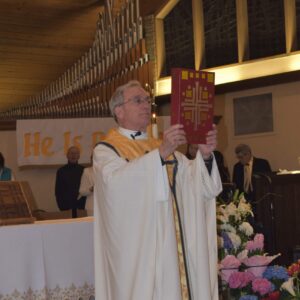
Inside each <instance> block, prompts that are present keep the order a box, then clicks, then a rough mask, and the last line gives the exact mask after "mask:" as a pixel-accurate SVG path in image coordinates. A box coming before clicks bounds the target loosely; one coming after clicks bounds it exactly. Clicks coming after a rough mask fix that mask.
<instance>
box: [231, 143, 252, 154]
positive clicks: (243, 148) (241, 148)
mask: <svg viewBox="0 0 300 300" xmlns="http://www.w3.org/2000/svg"><path fill="white" fill-rule="evenodd" d="M239 153H241V154H248V153H250V154H252V151H251V148H250V146H248V145H246V144H239V145H237V146H236V147H235V154H239Z"/></svg>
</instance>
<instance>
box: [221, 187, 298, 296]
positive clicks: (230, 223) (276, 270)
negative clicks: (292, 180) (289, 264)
mask: <svg viewBox="0 0 300 300" xmlns="http://www.w3.org/2000/svg"><path fill="white" fill-rule="evenodd" d="M251 218H253V212H252V209H251V205H250V204H249V203H248V202H247V201H246V200H245V198H244V196H243V194H239V193H238V191H236V192H235V193H234V195H233V199H232V201H231V202H230V203H229V204H227V205H226V204H224V203H222V202H219V203H218V205H217V229H218V251H219V275H220V281H221V287H222V289H224V290H227V291H229V293H230V298H229V299H238V300H258V299H263V300H272V299H273V300H276V299H280V295H281V290H280V287H281V285H282V284H283V283H284V282H286V281H287V280H288V278H289V276H288V273H287V270H286V269H285V268H284V267H281V266H269V264H270V263H271V262H272V261H273V260H274V259H275V258H277V257H278V256H279V255H280V254H278V255H274V256H268V255H267V254H266V253H264V236H263V234H255V233H254V230H253V227H252V226H251V224H250V223H249V221H248V220H249V219H251ZM299 299H300V298H299Z"/></svg>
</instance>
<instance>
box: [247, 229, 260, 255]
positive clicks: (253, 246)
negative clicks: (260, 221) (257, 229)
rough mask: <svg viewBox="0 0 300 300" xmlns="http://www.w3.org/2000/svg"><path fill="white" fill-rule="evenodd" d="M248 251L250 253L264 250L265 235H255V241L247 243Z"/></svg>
mask: <svg viewBox="0 0 300 300" xmlns="http://www.w3.org/2000/svg"><path fill="white" fill-rule="evenodd" d="M246 249H247V250H249V251H254V250H263V249H264V235H263V234H261V233H257V234H256V235H255V237H254V239H253V241H248V242H247V243H246Z"/></svg>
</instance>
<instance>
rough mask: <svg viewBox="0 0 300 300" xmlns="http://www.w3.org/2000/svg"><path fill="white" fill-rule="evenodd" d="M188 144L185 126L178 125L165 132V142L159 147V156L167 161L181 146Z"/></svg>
mask: <svg viewBox="0 0 300 300" xmlns="http://www.w3.org/2000/svg"><path fill="white" fill-rule="evenodd" d="M183 144H186V136H185V131H184V130H183V125H181V124H176V125H173V126H171V127H170V128H168V129H167V130H165V131H164V136H163V141H162V144H161V145H160V147H159V149H158V150H159V154H160V156H161V158H162V159H166V158H167V157H168V156H169V155H170V154H172V153H173V152H174V151H175V150H176V148H177V147H178V146H180V145H183Z"/></svg>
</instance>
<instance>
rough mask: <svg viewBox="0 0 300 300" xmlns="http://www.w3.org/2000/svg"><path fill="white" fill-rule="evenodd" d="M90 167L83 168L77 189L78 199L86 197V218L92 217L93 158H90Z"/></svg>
mask: <svg viewBox="0 0 300 300" xmlns="http://www.w3.org/2000/svg"><path fill="white" fill-rule="evenodd" d="M91 162H92V165H91V166H89V167H86V168H84V170H83V173H82V176H81V181H80V187H79V196H78V199H80V198H81V197H82V196H84V197H86V203H85V209H86V211H87V215H88V216H93V215H94V181H95V179H94V170H93V156H91Z"/></svg>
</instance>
